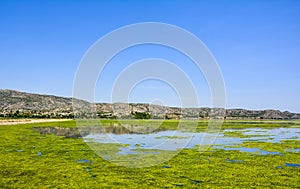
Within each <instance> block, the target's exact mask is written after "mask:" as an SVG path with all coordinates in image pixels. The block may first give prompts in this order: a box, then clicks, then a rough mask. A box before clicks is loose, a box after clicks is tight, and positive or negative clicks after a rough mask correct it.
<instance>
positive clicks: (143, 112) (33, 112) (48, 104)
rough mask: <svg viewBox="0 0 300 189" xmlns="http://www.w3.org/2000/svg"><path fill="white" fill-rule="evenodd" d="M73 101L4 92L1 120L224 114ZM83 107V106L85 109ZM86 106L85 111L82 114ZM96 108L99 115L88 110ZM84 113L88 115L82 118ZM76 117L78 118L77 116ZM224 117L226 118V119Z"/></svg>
mask: <svg viewBox="0 0 300 189" xmlns="http://www.w3.org/2000/svg"><path fill="white" fill-rule="evenodd" d="M72 100H73V99H72V98H65V97H58V96H52V95H41V94H31V93H25V92H19V91H14V90H0V117H10V118H74V116H78V115H81V116H82V117H87V118H88V117H96V116H97V117H101V118H110V119H112V118H119V119H126V118H136V119H149V118H153V119H181V118H182V119H207V118H209V117H214V116H219V115H222V114H220V113H219V112H222V111H224V110H223V109H218V108H214V109H212V108H176V107H165V106H159V105H149V104H144V103H139V104H131V103H130V104H127V103H114V104H108V103H96V104H91V103H88V102H86V101H83V100H76V102H80V105H79V103H78V105H77V107H75V111H74V112H75V113H74V112H73V106H72ZM81 105H83V106H81ZM81 107H83V108H84V111H78V110H79V108H81ZM90 108H95V109H96V115H95V114H92V113H91V111H89V110H88V109H90ZM83 113H84V115H82V114H83ZM74 114H75V115H74ZM222 116H224V117H225V118H226V119H300V114H296V113H291V112H288V111H284V112H281V111H279V110H245V109H227V110H226V115H222ZM222 118H223V117H222Z"/></svg>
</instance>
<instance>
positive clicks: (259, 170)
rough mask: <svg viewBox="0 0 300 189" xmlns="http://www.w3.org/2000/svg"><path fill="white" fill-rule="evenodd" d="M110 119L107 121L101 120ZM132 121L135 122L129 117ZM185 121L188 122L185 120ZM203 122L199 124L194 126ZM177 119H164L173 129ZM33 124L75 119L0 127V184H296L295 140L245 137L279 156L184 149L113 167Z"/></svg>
mask: <svg viewBox="0 0 300 189" xmlns="http://www.w3.org/2000/svg"><path fill="white" fill-rule="evenodd" d="M105 122H106V123H108V124H109V123H110V121H105ZM132 122H134V121H132ZM187 124H188V123H187ZM297 124H298V123H293V122H291V123H290V122H281V121H279V122H255V123H250V124H247V122H245V123H241V122H238V121H235V122H232V123H230V122H227V123H225V124H224V127H225V128H231V127H232V128H247V127H280V126H283V127H285V126H295V125H296V126H297ZM204 125H205V122H200V123H199V128H198V129H200V130H201V128H202V127H203V126H204ZM174 126H176V121H169V122H165V123H164V127H170V128H174ZM36 127H73V128H74V127H76V125H75V122H74V121H65V122H55V123H33V124H24V125H11V126H0V132H1V136H0V143H1V145H0V158H1V161H0V174H1V177H0V188H249V187H253V188H299V187H300V168H299V167H298V166H286V165H291V164H293V165H297V164H299V163H300V162H299V161H300V160H299V152H298V151H292V150H290V149H299V147H300V143H299V140H293V139H291V140H286V141H281V143H270V142H255V141H249V142H247V143H243V144H240V145H239V147H254V148H256V147H258V148H260V149H263V150H267V151H277V152H280V154H268V155H259V154H253V153H247V152H241V151H237V150H224V149H209V150H207V151H205V152H203V153H199V151H198V150H197V148H190V149H183V150H182V151H181V152H180V153H178V154H177V155H176V156H175V157H174V158H172V159H170V160H169V161H167V162H164V163H162V164H159V165H156V166H152V167H147V168H136V169H134V168H125V167H120V166H116V165H114V164H112V163H110V162H108V161H106V160H104V159H102V158H101V157H99V156H98V155H96V154H95V153H94V152H93V151H92V150H91V149H90V148H89V147H88V146H87V145H86V143H84V141H83V139H81V138H66V137H64V136H57V135H52V134H46V135H42V134H40V133H39V132H38V131H37V130H36V129H34V128H36Z"/></svg>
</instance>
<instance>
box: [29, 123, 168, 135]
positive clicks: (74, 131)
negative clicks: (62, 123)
mask: <svg viewBox="0 0 300 189" xmlns="http://www.w3.org/2000/svg"><path fill="white" fill-rule="evenodd" d="M34 129H35V130H36V131H38V132H39V133H40V134H43V135H46V134H54V135H57V136H64V137H66V138H80V137H84V136H87V135H90V134H104V133H112V134H145V133H155V132H159V131H164V130H170V129H166V128H164V127H159V128H153V127H147V126H136V125H130V124H125V125H118V124H111V125H110V126H90V127H83V128H80V129H78V128H65V127H35V128H34Z"/></svg>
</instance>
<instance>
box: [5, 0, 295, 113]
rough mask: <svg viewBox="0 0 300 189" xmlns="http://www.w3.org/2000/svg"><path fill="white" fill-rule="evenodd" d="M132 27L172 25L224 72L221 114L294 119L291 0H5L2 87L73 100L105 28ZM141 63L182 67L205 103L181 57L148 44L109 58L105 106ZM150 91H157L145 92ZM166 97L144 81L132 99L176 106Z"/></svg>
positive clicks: (196, 77)
mask: <svg viewBox="0 0 300 189" xmlns="http://www.w3.org/2000/svg"><path fill="white" fill-rule="evenodd" d="M138 22H163V23H169V24H174V25H177V26H179V27H182V28H184V29H186V30H188V31H190V32H192V33H193V34H195V35H196V36H197V37H198V38H200V39H201V40H202V41H203V42H204V43H205V44H206V46H207V47H208V48H209V49H210V51H211V52H212V53H213V55H214V57H215V58H216V60H217V62H218V64H219V66H220V68H221V70H222V74H223V77H224V81H225V85H226V93H227V103H226V107H228V108H247V109H280V110H288V111H292V112H300V100H299V99H300V87H299V83H300V77H299V71H300V35H299V34H300V1H297V0H294V1H291V0H281V1H278V0H277V1H276V0H274V1H271V0H269V1H263V0H259V1H258V0H257V1H256V0H251V1H246V0H245V1H237V0H235V1H234V0H226V1H225V0H224V1H221V0H219V1H217V0H215V1H151V2H150V1H149V2H144V1H83V0H82V1H80V0H74V1H58V0H55V1H30V0H28V1H14V0H3V1H0V28H1V30H0V42H1V45H0V62H1V69H0V72H1V74H0V88H2V89H15V90H20V91H26V92H33V93H45V94H54V95H59V96H72V87H73V79H74V76H75V73H76V70H77V67H78V65H79V63H80V60H81V58H82V56H83V55H84V53H85V52H86V50H87V49H88V48H89V47H90V46H91V45H92V44H93V43H94V42H95V41H96V40H98V39H99V38H100V37H102V36H103V35H105V34H107V33H109V32H111V31H112V30H115V29H117V28H119V27H122V26H125V25H128V24H134V23H138ZM149 56H150V57H158V58H164V59H167V60H170V61H174V62H175V63H176V64H177V65H178V66H180V67H181V68H182V69H183V70H185V71H186V72H187V74H188V75H189V76H190V78H191V79H192V80H193V82H195V83H196V88H197V91H198V92H199V96H200V102H201V103H200V104H201V105H203V106H209V104H210V103H209V99H210V98H209V94H208V88H207V86H206V83H205V80H204V78H203V76H201V73H200V74H199V73H196V72H195V69H193V66H192V65H191V64H190V62H189V61H188V60H185V59H184V57H182V55H180V54H178V53H177V54H176V53H174V52H173V53H170V52H169V51H168V50H165V49H162V47H153V46H152V47H149V46H144V47H140V48H137V49H134V48H133V49H129V50H128V52H127V54H126V52H123V54H120V56H118V57H115V58H114V60H112V61H111V62H110V64H109V65H108V68H107V70H106V71H107V72H106V73H104V75H103V77H102V80H99V82H98V85H97V97H96V98H97V101H109V93H108V91H109V87H110V86H111V84H112V83H113V80H114V78H116V76H117V75H118V73H119V71H121V70H122V69H121V68H124V67H126V64H130V63H131V61H133V60H138V59H140V58H148V57H149ZM132 57H133V58H132ZM118 62H122V64H121V63H118ZM121 65H122V66H123V67H122V66H121ZM101 83H102V84H101ZM103 83H104V84H103ZM153 87H154V88H156V89H158V90H156V92H152V93H151V90H150V89H151V88H153ZM146 89H147V90H146ZM157 91H161V93H157ZM150 94H151V95H150ZM173 96H174V91H172V89H171V88H170V86H167V85H165V84H163V83H159V82H157V81H146V82H144V83H143V84H140V85H138V86H136V88H135V90H134V91H133V92H132V94H131V96H130V100H131V101H134V102H135V101H148V102H149V101H151V100H153V99H157V98H160V99H161V101H164V103H165V104H166V105H177V101H178V99H173V100H172V98H171V97H173Z"/></svg>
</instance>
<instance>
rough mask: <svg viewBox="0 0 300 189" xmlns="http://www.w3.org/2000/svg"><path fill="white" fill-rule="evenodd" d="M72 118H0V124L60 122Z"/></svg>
mask: <svg viewBox="0 0 300 189" xmlns="http://www.w3.org/2000/svg"><path fill="white" fill-rule="evenodd" d="M70 120H72V119H3V120H2V119H0V126H2V125H3V126H4V125H17V124H26V123H44V122H61V121H70Z"/></svg>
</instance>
